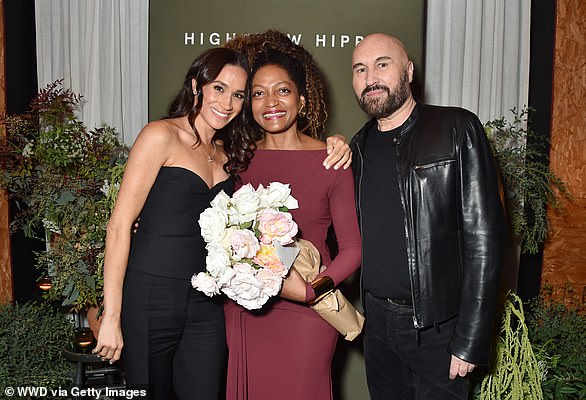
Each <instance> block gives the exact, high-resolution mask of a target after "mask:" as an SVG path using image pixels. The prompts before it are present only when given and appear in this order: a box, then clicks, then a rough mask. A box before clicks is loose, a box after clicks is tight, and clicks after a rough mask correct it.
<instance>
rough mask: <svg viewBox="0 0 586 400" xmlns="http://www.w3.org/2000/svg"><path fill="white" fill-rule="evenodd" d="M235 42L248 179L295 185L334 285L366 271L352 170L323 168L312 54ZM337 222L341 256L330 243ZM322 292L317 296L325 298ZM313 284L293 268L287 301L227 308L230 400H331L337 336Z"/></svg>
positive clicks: (302, 215)
mask: <svg viewBox="0 0 586 400" xmlns="http://www.w3.org/2000/svg"><path fill="white" fill-rule="evenodd" d="M230 46H232V47H233V48H237V49H239V50H241V51H244V52H247V53H248V55H249V61H251V66H252V75H251V78H250V79H251V80H250V94H251V108H252V110H248V111H249V112H250V111H251V112H252V117H253V119H254V122H252V121H251V126H250V129H253V130H255V131H256V132H257V134H258V136H257V137H258V141H257V142H256V150H255V153H254V156H253V159H252V162H251V164H250V166H249V168H248V170H246V171H245V172H243V173H241V175H240V177H241V183H242V184H246V183H251V184H252V185H253V186H254V187H257V186H258V185H259V184H263V185H265V186H266V185H267V184H268V183H270V182H273V181H278V182H282V183H289V184H290V187H291V192H292V195H293V196H294V197H295V198H296V199H297V200H298V202H299V208H298V209H296V210H292V211H291V213H292V214H293V218H294V219H295V221H296V223H297V224H298V226H299V229H300V233H299V234H298V236H299V237H301V238H303V239H306V240H309V241H311V242H312V243H313V244H314V245H315V246H316V247H317V249H318V250H319V252H320V255H321V259H322V264H323V265H325V266H327V269H326V270H325V271H324V272H322V273H321V274H320V275H319V276H318V277H317V278H316V280H314V281H313V282H316V281H317V279H319V278H321V277H323V276H326V277H329V278H325V279H331V280H332V281H333V283H334V284H335V285H338V284H339V283H340V282H342V281H343V280H344V279H346V278H347V277H349V276H350V275H351V274H352V273H353V272H355V271H356V269H357V268H358V267H359V265H360V260H361V241H360V236H359V235H360V234H359V230H358V223H357V219H356V211H355V204H354V192H353V190H354V181H353V178H352V174H351V172H350V170H337V171H327V170H325V169H324V168H323V167H322V160H323V159H324V156H325V155H326V145H325V143H324V142H322V141H321V140H319V139H321V137H322V135H323V128H324V123H325V118H326V112H325V103H324V100H323V84H322V79H321V76H320V74H319V71H318V69H317V67H316V65H315V63H314V61H313V58H312V57H311V55H310V54H309V53H308V52H307V51H306V50H305V49H303V48H302V47H301V46H298V45H295V44H293V43H292V42H291V41H290V40H289V39H288V38H287V36H285V35H283V34H280V33H279V32H272V31H269V32H266V33H264V34H258V35H251V36H246V37H241V38H237V39H236V40H234V41H233V42H232V43H231V44H230ZM332 225H333V228H334V231H335V235H336V240H337V247H338V255H337V256H336V258H335V259H334V260H331V258H330V252H329V250H328V247H327V245H326V236H327V233H328V229H329V228H330V226H332ZM318 294H319V293H318ZM315 296H316V293H315V292H314V289H313V287H312V285H311V283H306V282H305V281H304V280H303V278H302V277H301V275H300V274H299V273H298V272H297V271H295V270H294V269H292V270H291V272H290V273H289V276H288V278H287V279H286V280H285V282H284V284H283V289H282V292H281V296H280V297H281V298H280V299H276V300H275V301H272V302H270V303H269V304H267V305H265V307H264V308H263V309H262V310H260V311H248V310H245V309H244V308H242V307H240V306H238V305H236V303H234V302H228V303H227V304H226V306H225V311H226V328H227V329H226V334H227V340H228V347H229V361H228V382H227V396H226V398H227V399H229V400H233V399H238V400H245V399H248V400H273V399H280V400H286V399H295V400H299V399H304V400H309V399H319V400H323V399H331V398H332V385H331V373H330V371H331V363H332V356H333V353H334V349H335V346H336V341H337V336H338V334H337V331H336V330H335V329H334V328H332V327H331V326H330V325H329V324H328V323H327V322H325V321H324V320H323V319H322V318H321V317H320V316H319V315H318V314H317V313H316V312H315V311H313V310H312V309H311V308H310V307H309V306H308V305H307V302H308V301H311V300H313V299H314V298H315Z"/></svg>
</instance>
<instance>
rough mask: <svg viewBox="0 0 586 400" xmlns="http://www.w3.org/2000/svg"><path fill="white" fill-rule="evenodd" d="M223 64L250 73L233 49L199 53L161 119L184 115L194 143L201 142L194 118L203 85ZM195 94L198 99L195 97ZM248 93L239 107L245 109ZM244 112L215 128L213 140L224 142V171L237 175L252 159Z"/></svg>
mask: <svg viewBox="0 0 586 400" xmlns="http://www.w3.org/2000/svg"><path fill="white" fill-rule="evenodd" d="M226 65H234V66H238V67H242V68H243V69H244V71H246V73H247V76H248V74H249V72H250V68H249V66H248V62H247V59H246V57H245V56H244V55H243V54H242V53H240V52H238V51H235V50H232V49H227V48H222V47H217V48H213V49H209V50H206V51H204V52H203V53H201V54H200V55H199V56H198V57H197V58H196V59H195V60H194V61H193V62H192V64H191V66H190V67H189V69H188V70H187V74H186V75H185V79H184V80H183V85H182V86H181V88H180V89H179V92H178V93H177V95H176V96H175V98H174V99H173V101H172V102H171V103H170V105H169V108H168V110H167V115H166V116H165V117H164V118H177V117H184V116H187V120H188V122H189V125H190V126H191V128H192V129H193V132H194V134H195V137H196V141H195V143H194V146H197V145H198V144H199V142H200V141H201V137H200V136H199V133H198V132H197V129H196V128H195V117H196V116H197V115H198V114H199V112H200V110H201V107H202V104H203V100H204V98H203V91H202V87H204V86H205V85H207V84H209V83H211V82H213V81H214V80H215V79H216V78H217V77H218V75H220V73H221V72H222V69H223V68H224V67H225V66H226ZM192 79H195V81H196V82H197V91H196V93H195V94H194V93H193V89H192V86H191V81H192ZM196 96H197V102H196V101H195V100H196ZM249 101H250V100H249V98H248V96H245V101H244V104H243V107H242V110H243V111H244V110H245V109H248V108H249V106H248V102H249ZM243 114H244V112H241V113H240V115H238V116H236V117H235V118H234V119H233V120H232V121H230V123H229V124H228V125H226V126H225V127H224V128H222V129H220V130H218V131H217V132H216V134H215V135H214V138H213V140H219V141H221V142H222V144H223V148H224V152H225V153H226V156H227V157H228V162H227V163H226V164H225V165H224V170H225V171H226V173H228V174H229V175H230V176H232V177H236V176H237V175H238V173H239V172H242V171H243V170H245V169H246V167H247V166H248V163H249V162H250V160H251V158H252V148H251V143H254V139H253V138H252V137H251V136H250V135H249V131H248V130H247V129H245V127H246V126H248V125H249V124H248V123H246V122H245V118H246V117H245V116H244V115H243Z"/></svg>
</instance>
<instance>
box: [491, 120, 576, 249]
mask: <svg viewBox="0 0 586 400" xmlns="http://www.w3.org/2000/svg"><path fill="white" fill-rule="evenodd" d="M532 111H533V110H532V109H530V108H525V109H523V110H521V111H518V110H517V109H515V108H513V109H512V110H511V114H512V116H513V118H512V120H509V119H507V118H505V117H502V118H498V119H494V120H492V121H488V122H486V123H485V125H484V127H485V131H486V135H487V137H488V139H489V142H490V143H491V146H492V150H493V154H494V156H495V159H496V162H497V164H498V167H499V170H500V173H501V178H502V181H503V186H504V192H505V193H504V194H505V197H506V200H507V212H508V217H509V223H510V226H511V231H512V234H513V236H514V238H515V239H517V241H519V242H521V251H522V252H524V253H530V254H535V253H537V252H538V251H539V248H540V246H541V245H542V244H543V242H544V241H545V240H546V238H547V234H548V229H549V225H548V218H547V207H548V206H550V207H552V208H553V209H556V210H560V209H561V205H560V202H559V198H558V194H562V195H564V196H567V197H570V193H569V191H568V189H567V187H566V185H565V184H564V182H563V181H562V180H561V179H560V178H559V177H558V176H557V175H556V174H555V173H554V172H553V171H552V170H551V169H550V168H549V165H547V164H545V163H544V162H543V155H544V154H545V152H547V151H548V146H549V141H548V140H547V139H546V138H543V136H540V135H537V134H536V133H535V132H533V131H532V130H530V129H529V128H528V123H529V122H530V120H529V117H530V113H531V112H532Z"/></svg>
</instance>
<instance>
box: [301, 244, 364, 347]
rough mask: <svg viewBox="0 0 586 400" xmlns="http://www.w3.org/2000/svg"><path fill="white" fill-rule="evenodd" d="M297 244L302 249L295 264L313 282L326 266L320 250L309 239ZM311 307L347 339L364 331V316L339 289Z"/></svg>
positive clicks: (351, 338)
mask: <svg viewBox="0 0 586 400" xmlns="http://www.w3.org/2000/svg"><path fill="white" fill-rule="evenodd" d="M297 245H298V246H299V249H300V251H299V255H298V256H297V258H296V259H295V262H294V263H293V266H294V267H295V269H296V270H297V271H298V272H299V273H300V274H301V276H303V278H304V279H305V281H306V282H311V281H313V280H314V279H315V277H316V276H317V275H318V274H319V273H320V270H323V268H325V267H322V266H321V260H320V255H319V251H318V250H317V249H316V247H315V246H314V245H313V244H312V243H311V242H308V241H307V240H303V239H297ZM310 307H311V308H313V310H314V311H315V312H317V313H318V314H319V315H320V316H321V317H322V318H323V319H324V320H325V321H326V322H327V323H329V324H330V325H331V326H333V327H334V328H335V329H336V330H337V331H338V332H340V333H341V334H342V335H344V338H345V339H346V340H350V341H351V340H354V339H355V338H356V337H357V336H358V335H359V334H360V332H362V326H363V325H364V317H363V316H362V314H360V312H358V310H357V309H356V308H354V306H353V305H352V303H350V302H349V301H348V299H346V297H344V295H343V294H342V292H341V291H340V290H339V289H335V290H334V291H333V292H332V293H330V294H328V295H327V296H326V297H324V298H323V299H322V300H320V301H319V302H318V303H317V304H315V305H312V306H310Z"/></svg>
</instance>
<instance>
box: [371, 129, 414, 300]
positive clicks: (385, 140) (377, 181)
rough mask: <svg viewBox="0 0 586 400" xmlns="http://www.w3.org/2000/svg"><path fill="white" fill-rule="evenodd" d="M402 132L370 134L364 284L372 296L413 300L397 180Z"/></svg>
mask: <svg viewBox="0 0 586 400" xmlns="http://www.w3.org/2000/svg"><path fill="white" fill-rule="evenodd" d="M399 129H400V128H397V129H394V130H391V131H387V132H381V131H379V130H378V128H377V125H376V124H374V125H373V127H372V128H371V129H370V130H369V131H368V132H367V135H366V143H365V148H364V164H363V165H364V170H363V176H362V179H363V181H362V193H361V207H362V237H363V245H362V251H363V265H362V284H363V286H364V289H365V290H367V291H368V292H370V293H371V294H372V295H373V296H376V297H381V298H390V299H401V300H407V299H409V300H410V299H411V284H410V281H409V270H408V264H407V247H406V243H405V222H404V219H405V217H404V212H403V206H402V204H401V197H400V194H399V183H398V180H397V166H396V151H397V148H396V145H397V142H398V140H397V135H398V134H399Z"/></svg>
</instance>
